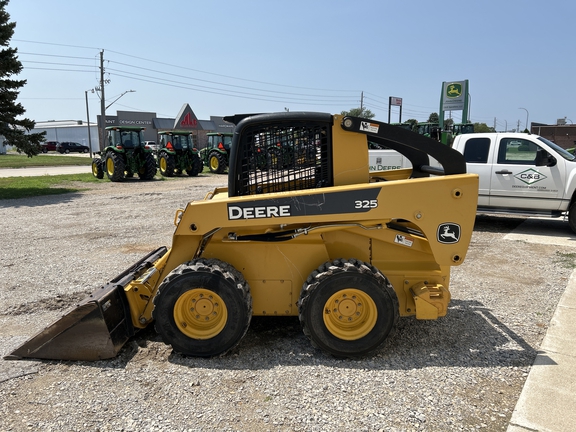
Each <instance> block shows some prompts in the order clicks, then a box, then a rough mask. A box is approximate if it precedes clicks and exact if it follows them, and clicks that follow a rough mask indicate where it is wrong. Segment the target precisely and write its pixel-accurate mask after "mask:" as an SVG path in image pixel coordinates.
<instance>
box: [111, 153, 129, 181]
mask: <svg viewBox="0 0 576 432" xmlns="http://www.w3.org/2000/svg"><path fill="white" fill-rule="evenodd" d="M125 170H126V164H125V163H124V159H123V158H122V156H121V155H120V154H118V153H114V152H108V154H107V155H106V175H107V176H108V178H109V179H110V181H113V182H118V181H122V180H123V179H124V171H125Z"/></svg>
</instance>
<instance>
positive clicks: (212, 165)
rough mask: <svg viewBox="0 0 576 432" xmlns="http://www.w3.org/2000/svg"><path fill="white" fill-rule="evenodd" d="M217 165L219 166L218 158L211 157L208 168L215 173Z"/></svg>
mask: <svg viewBox="0 0 576 432" xmlns="http://www.w3.org/2000/svg"><path fill="white" fill-rule="evenodd" d="M218 165H220V163H219V162H218V158H217V157H216V156H212V157H211V158H210V168H212V169H213V170H214V171H216V170H217V169H218Z"/></svg>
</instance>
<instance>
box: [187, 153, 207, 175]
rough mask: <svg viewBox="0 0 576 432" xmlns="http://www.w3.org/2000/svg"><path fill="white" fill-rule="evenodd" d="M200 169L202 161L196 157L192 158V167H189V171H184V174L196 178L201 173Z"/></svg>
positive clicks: (202, 165) (202, 166)
mask: <svg viewBox="0 0 576 432" xmlns="http://www.w3.org/2000/svg"><path fill="white" fill-rule="evenodd" d="M202 168H204V164H203V163H202V160H200V158H199V157H198V156H194V157H193V158H192V166H191V167H190V169H187V170H186V173H188V175H189V176H190V177H196V176H197V175H198V174H200V173H201V172H202Z"/></svg>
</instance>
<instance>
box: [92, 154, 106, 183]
mask: <svg viewBox="0 0 576 432" xmlns="http://www.w3.org/2000/svg"><path fill="white" fill-rule="evenodd" d="M92 175H93V176H94V177H96V178H97V179H103V178H104V170H103V169H102V159H100V158H94V159H92Z"/></svg>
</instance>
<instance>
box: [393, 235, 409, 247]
mask: <svg viewBox="0 0 576 432" xmlns="http://www.w3.org/2000/svg"><path fill="white" fill-rule="evenodd" d="M394 243H398V244H401V245H404V246H408V247H412V245H413V244H414V240H412V238H410V237H407V236H405V235H402V234H396V237H395V238H394Z"/></svg>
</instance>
